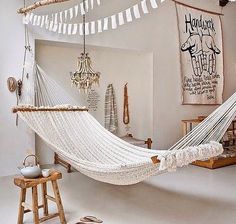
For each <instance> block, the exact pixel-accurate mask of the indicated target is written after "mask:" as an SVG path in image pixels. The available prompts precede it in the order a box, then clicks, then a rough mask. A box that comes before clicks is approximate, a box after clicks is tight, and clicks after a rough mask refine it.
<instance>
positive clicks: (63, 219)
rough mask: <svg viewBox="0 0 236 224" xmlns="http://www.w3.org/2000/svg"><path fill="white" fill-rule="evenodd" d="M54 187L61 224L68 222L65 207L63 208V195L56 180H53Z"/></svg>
mask: <svg viewBox="0 0 236 224" xmlns="http://www.w3.org/2000/svg"><path fill="white" fill-rule="evenodd" d="M52 188H53V192H54V195H55V199H56V204H57V208H58V212H59V217H60V221H61V224H66V218H65V214H64V209H63V205H62V202H61V196H60V192H59V189H58V185H57V181H56V180H52Z"/></svg>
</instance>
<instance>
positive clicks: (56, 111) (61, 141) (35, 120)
mask: <svg viewBox="0 0 236 224" xmlns="http://www.w3.org/2000/svg"><path fill="white" fill-rule="evenodd" d="M36 71H37V72H36V74H37V80H41V81H42V80H43V82H44V84H43V86H44V88H42V87H41V91H40V92H41V93H43V94H46V92H47V93H48V92H49V90H48V88H49V87H50V84H53V87H54V90H55V89H57V87H58V85H57V84H56V83H55V82H54V81H52V80H51V79H49V78H48V77H47V76H46V75H45V74H44V72H43V71H42V69H40V68H39V67H38V66H37V67H36ZM38 84H39V82H38ZM45 91H46V92H45ZM53 93H54V95H57V94H56V93H55V92H53ZM63 94H64V93H63ZM37 95H38V96H39V95H40V94H39V92H37V94H36V100H37ZM43 96H44V98H45V97H46V95H43ZM68 98H69V97H68ZM45 99H46V98H45ZM37 102H38V104H37V105H38V106H40V105H42V104H44V105H48V107H44V106H41V107H33V106H26V105H24V106H19V107H17V108H16V110H17V111H18V114H19V116H20V117H21V118H22V119H23V120H24V121H25V122H26V123H27V124H28V125H29V126H30V128H32V129H33V130H34V131H35V132H36V133H37V134H38V135H39V136H40V137H41V138H42V139H43V140H44V141H45V142H47V143H48V144H49V145H50V146H51V147H52V148H53V149H54V150H55V151H56V152H57V153H58V154H59V155H60V156H62V157H63V158H64V159H65V160H66V161H68V162H69V163H70V164H71V165H73V166H74V167H75V168H76V169H78V170H79V171H80V172H81V173H83V174H85V175H87V176H89V177H91V178H94V179H96V180H99V181H103V182H107V183H111V184H117V185H129V184H135V183H138V182H140V181H143V180H144V179H146V178H148V177H150V176H152V175H155V174H158V173H161V172H164V171H171V170H174V169H176V168H177V167H182V166H185V165H188V164H190V163H192V162H193V161H196V160H205V159H208V158H210V157H214V156H217V155H219V154H221V153H222V152H223V147H222V145H221V144H219V143H217V142H219V141H220V140H221V138H222V137H223V135H224V133H225V132H226V130H227V128H228V127H229V125H230V123H231V122H232V120H233V119H234V118H235V116H236V94H234V95H233V96H232V97H231V98H230V99H228V100H227V101H226V102H225V103H224V104H223V105H222V106H220V107H219V108H218V109H217V110H216V111H214V112H213V113H212V114H211V115H210V116H209V117H208V118H207V119H205V120H204V121H203V122H202V123H201V124H199V125H198V126H197V127H196V128H195V129H193V131H191V132H190V133H189V134H188V135H187V136H185V137H184V138H183V139H181V140H180V141H179V142H177V143H176V144H175V145H174V146H173V147H171V148H170V150H166V151H159V150H147V149H144V148H140V147H137V146H133V145H130V144H128V143H127V142H124V141H122V140H121V139H119V138H118V137H116V136H115V135H113V134H111V133H110V132H109V131H107V130H106V129H105V128H103V127H102V126H101V125H100V124H99V122H98V121H97V120H96V119H94V118H93V117H92V116H91V115H90V114H89V113H88V112H86V111H81V109H79V108H78V107H72V106H68V105H61V106H53V104H52V103H51V101H50V102H49V100H47V104H45V101H44V100H43V98H42V96H41V103H39V101H38V100H37ZM55 102H57V101H54V103H55ZM82 110H83V108H82ZM153 156H158V157H157V158H158V160H160V162H159V163H157V164H154V163H153V161H152V159H151V158H152V157H153Z"/></svg>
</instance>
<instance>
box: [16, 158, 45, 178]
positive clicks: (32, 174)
mask: <svg viewBox="0 0 236 224" xmlns="http://www.w3.org/2000/svg"><path fill="white" fill-rule="evenodd" d="M32 156H33V157H35V165H31V166H25V163H26V159H27V158H29V157H32ZM23 166H24V168H22V169H21V170H20V172H21V174H22V175H23V176H24V177H25V178H29V179H33V178H37V177H39V176H40V175H41V174H42V172H41V169H40V167H39V163H38V159H37V157H36V156H35V155H28V156H26V157H25V159H24V162H23Z"/></svg>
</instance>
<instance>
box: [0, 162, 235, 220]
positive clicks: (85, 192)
mask: <svg viewBox="0 0 236 224" xmlns="http://www.w3.org/2000/svg"><path fill="white" fill-rule="evenodd" d="M57 169H59V170H62V171H63V173H64V170H63V169H62V168H61V167H57ZM235 175H236V166H230V167H225V168H222V169H218V170H214V171H211V170H207V169H203V168H198V167H194V166H189V167H186V168H183V169H179V171H178V172H175V173H167V174H163V175H159V176H156V177H153V178H151V179H150V180H148V181H146V182H143V183H140V184H137V185H135V186H126V187H121V186H112V185H108V184H104V183H99V182H97V181H94V180H92V179H89V178H87V177H85V176H84V175H82V174H80V173H78V172H74V173H72V174H66V173H64V175H63V179H62V180H61V181H60V182H59V186H60V191H61V196H62V200H63V204H64V208H65V213H66V218H67V221H68V224H75V223H76V222H77V221H79V218H80V217H81V216H85V215H95V216H97V217H99V218H101V219H103V220H104V223H105V224H128V223H129V224H130V223H131V224H157V223H158V224H200V223H201V224H234V223H236V178H235ZM18 198H19V189H18V188H17V187H16V186H14V184H13V178H12V177H2V178H0V223H1V224H14V223H16V220H17V212H18ZM28 198H29V200H30V198H31V197H30V195H29V197H28ZM29 202H30V201H29ZM50 209H51V211H55V207H54V205H53V204H50ZM25 223H32V215H31V214H30V213H29V214H26V215H25ZM46 223H48V224H56V223H57V224H58V223H59V220H58V219H57V218H55V219H53V220H52V221H48V222H46Z"/></svg>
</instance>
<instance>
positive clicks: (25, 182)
mask: <svg viewBox="0 0 236 224" xmlns="http://www.w3.org/2000/svg"><path fill="white" fill-rule="evenodd" d="M61 178H62V174H61V173H60V172H58V171H54V172H52V173H51V175H50V176H49V177H47V178H44V177H39V178H37V179H26V178H24V177H16V178H14V184H15V185H16V186H18V187H20V188H21V194H20V205H19V214H18V222H17V223H18V224H23V219H24V214H25V213H28V212H33V214H34V223H35V224H38V223H41V222H44V221H46V220H48V219H52V218H55V217H57V216H59V218H60V221H61V222H60V223H61V224H66V219H65V214H64V210H63V206H62V202H61V197H60V192H59V189H58V185H57V180H58V179H61ZM48 181H51V183H52V187H53V192H54V195H55V198H53V197H51V196H49V195H48V194H47V182H48ZM38 185H41V187H42V199H43V204H42V205H38V189H37V187H38ZM27 188H32V205H29V204H28V203H26V202H25V199H26V190H27ZM48 200H50V201H53V202H55V203H56V204H57V209H58V213H55V214H51V215H49V213H48ZM40 208H43V211H44V217H42V218H39V213H38V210H39V209H40Z"/></svg>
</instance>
